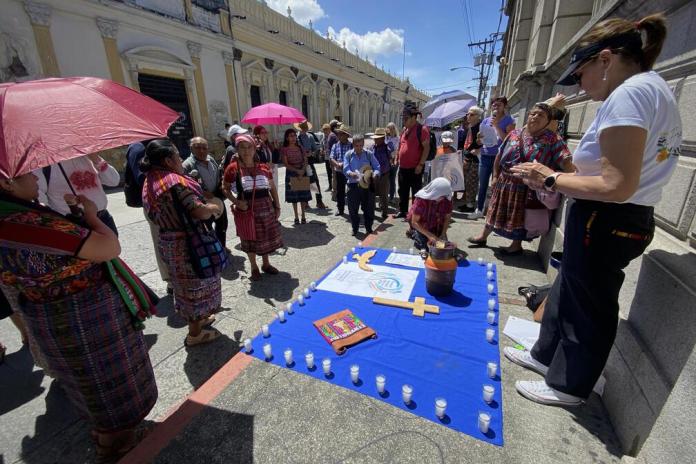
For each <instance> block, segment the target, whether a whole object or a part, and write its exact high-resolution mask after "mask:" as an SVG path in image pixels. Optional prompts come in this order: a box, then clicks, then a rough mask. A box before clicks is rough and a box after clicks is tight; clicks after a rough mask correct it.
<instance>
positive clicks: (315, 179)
mask: <svg viewBox="0 0 696 464" xmlns="http://www.w3.org/2000/svg"><path fill="white" fill-rule="evenodd" d="M309 167H310V169H311V170H312V175H311V176H310V181H311V182H312V183H313V184H316V185H317V193H316V194H315V195H314V196H315V197H316V199H317V204H319V203H321V186H320V185H319V176H318V175H317V169H316V168H315V167H314V163H310V164H309Z"/></svg>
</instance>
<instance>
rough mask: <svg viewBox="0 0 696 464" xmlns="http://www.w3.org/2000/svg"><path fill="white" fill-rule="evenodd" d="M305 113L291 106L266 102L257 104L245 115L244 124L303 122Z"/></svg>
mask: <svg viewBox="0 0 696 464" xmlns="http://www.w3.org/2000/svg"><path fill="white" fill-rule="evenodd" d="M305 119H307V118H305V117H304V115H303V114H302V113H301V112H300V111H298V110H296V109H295V108H292V107H290V106H283V105H281V104H280V103H266V104H265V105H259V106H255V107H253V108H252V109H250V110H249V111H247V114H245V115H244V118H243V119H242V122H243V123H244V124H254V125H258V124H276V125H281V124H292V123H293V122H302V121H304V120H305Z"/></svg>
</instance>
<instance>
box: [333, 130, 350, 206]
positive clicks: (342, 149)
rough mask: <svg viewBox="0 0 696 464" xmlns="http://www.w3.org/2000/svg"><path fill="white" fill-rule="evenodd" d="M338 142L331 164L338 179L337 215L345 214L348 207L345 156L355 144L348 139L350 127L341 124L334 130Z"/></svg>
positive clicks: (335, 144) (335, 145)
mask: <svg viewBox="0 0 696 464" xmlns="http://www.w3.org/2000/svg"><path fill="white" fill-rule="evenodd" d="M334 132H335V134H336V136H337V137H338V142H336V143H334V145H333V147H331V165H332V166H333V169H334V174H335V179H336V216H343V214H344V210H345V207H346V176H345V175H344V174H343V158H345V155H346V153H348V152H349V151H350V150H351V149H352V148H353V145H352V144H351V143H350V142H349V141H348V137H350V129H349V128H348V126H345V125H340V126H337V127H336V129H335V130H334Z"/></svg>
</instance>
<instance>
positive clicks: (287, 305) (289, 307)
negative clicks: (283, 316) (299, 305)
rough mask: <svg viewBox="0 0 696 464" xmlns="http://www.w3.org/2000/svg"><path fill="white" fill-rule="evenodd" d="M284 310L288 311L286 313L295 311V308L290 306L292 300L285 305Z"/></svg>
mask: <svg viewBox="0 0 696 464" xmlns="http://www.w3.org/2000/svg"><path fill="white" fill-rule="evenodd" d="M285 310H286V311H287V312H288V314H292V313H294V312H295V309H294V308H293V307H292V301H291V302H290V303H288V304H286V305H285Z"/></svg>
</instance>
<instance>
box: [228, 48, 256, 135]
mask: <svg viewBox="0 0 696 464" xmlns="http://www.w3.org/2000/svg"><path fill="white" fill-rule="evenodd" d="M232 55H233V56H234V63H233V65H232V66H233V70H234V75H235V76H236V77H237V79H236V80H235V89H236V91H237V102H238V103H239V107H238V108H237V112H238V114H239V118H238V119H237V121H241V120H242V117H243V116H244V114H245V112H246V110H248V108H249V107H250V106H251V105H250V104H249V86H248V85H245V83H244V74H243V70H242V56H243V55H244V53H243V52H242V51H241V50H239V49H237V48H234V49H232ZM233 121H234V118H233Z"/></svg>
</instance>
